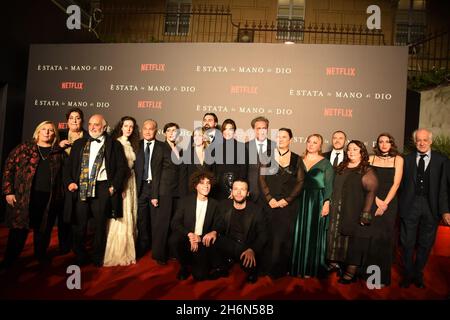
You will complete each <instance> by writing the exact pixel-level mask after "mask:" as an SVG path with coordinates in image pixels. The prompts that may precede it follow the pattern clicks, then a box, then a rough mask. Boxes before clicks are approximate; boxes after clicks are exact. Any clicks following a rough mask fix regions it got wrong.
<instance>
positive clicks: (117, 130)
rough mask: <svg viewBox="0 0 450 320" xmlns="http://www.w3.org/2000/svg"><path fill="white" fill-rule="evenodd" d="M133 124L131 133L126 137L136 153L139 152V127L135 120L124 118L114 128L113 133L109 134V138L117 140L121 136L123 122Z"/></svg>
mask: <svg viewBox="0 0 450 320" xmlns="http://www.w3.org/2000/svg"><path fill="white" fill-rule="evenodd" d="M127 120H129V121H131V122H133V132H132V133H131V135H130V136H129V137H128V141H130V144H131V147H133V151H134V152H138V150H139V126H138V124H137V123H136V119H134V118H133V117H130V116H125V117H122V118H121V119H120V121H119V122H118V123H117V124H116V126H115V127H114V130H113V132H112V133H111V138H113V139H117V138H120V137H121V136H123V132H122V127H123V124H124V122H125V121H127Z"/></svg>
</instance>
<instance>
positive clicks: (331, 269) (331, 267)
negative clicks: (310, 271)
mask: <svg viewBox="0 0 450 320" xmlns="http://www.w3.org/2000/svg"><path fill="white" fill-rule="evenodd" d="M333 272H336V275H337V276H338V277H341V276H342V269H341V267H340V266H339V265H338V264H337V263H331V264H329V265H328V267H327V273H328V274H332V273H333Z"/></svg>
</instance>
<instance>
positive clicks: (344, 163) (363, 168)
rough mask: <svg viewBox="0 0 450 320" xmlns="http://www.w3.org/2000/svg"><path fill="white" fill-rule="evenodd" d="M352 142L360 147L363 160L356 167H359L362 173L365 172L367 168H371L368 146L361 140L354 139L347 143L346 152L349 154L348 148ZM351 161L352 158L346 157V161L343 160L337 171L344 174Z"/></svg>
mask: <svg viewBox="0 0 450 320" xmlns="http://www.w3.org/2000/svg"><path fill="white" fill-rule="evenodd" d="M351 144H355V145H356V146H358V148H359V149H360V154H361V161H360V163H359V164H358V166H357V167H356V168H358V169H359V173H360V174H365V173H366V172H367V169H368V168H369V153H368V152H367V149H366V146H365V145H364V143H362V142H361V141H359V140H352V141H350V142H349V143H348V144H347V147H346V150H345V152H346V153H347V154H348V148H349V146H350V145H351ZM349 163H350V159H349V158H348V157H346V158H345V159H344V161H342V162H341V163H340V164H339V166H338V167H337V168H336V172H337V173H338V174H342V172H344V170H345V169H346V168H347V165H348V164H349Z"/></svg>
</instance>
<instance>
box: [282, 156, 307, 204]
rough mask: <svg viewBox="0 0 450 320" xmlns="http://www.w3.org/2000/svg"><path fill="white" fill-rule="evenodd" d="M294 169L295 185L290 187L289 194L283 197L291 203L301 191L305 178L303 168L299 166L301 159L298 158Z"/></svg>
mask: <svg viewBox="0 0 450 320" xmlns="http://www.w3.org/2000/svg"><path fill="white" fill-rule="evenodd" d="M295 170H296V181H295V186H294V188H293V189H292V192H291V193H290V194H289V196H288V197H287V198H286V199H285V200H286V201H287V202H289V203H291V202H292V201H293V200H294V199H295V198H296V197H298V195H299V194H300V192H301V191H302V188H303V180H304V179H305V171H304V170H303V167H302V166H301V159H300V158H299V159H298V161H297V166H296V168H295Z"/></svg>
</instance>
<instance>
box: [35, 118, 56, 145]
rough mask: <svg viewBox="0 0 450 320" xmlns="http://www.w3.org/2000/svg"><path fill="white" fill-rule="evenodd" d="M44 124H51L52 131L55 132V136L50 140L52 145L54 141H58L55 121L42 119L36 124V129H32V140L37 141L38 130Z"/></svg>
mask: <svg viewBox="0 0 450 320" xmlns="http://www.w3.org/2000/svg"><path fill="white" fill-rule="evenodd" d="M46 124H50V125H52V127H53V131H54V132H55V137H54V138H53V141H52V146H54V145H55V143H57V142H59V134H58V129H56V125H55V123H54V122H52V121H42V122H41V123H39V124H38V125H37V127H36V129H34V133H33V141H34V142H36V143H38V137H39V131H41V129H42V127H43V126H45V125H46Z"/></svg>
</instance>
